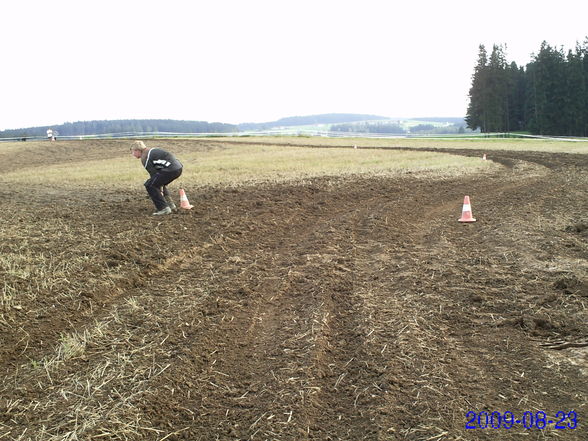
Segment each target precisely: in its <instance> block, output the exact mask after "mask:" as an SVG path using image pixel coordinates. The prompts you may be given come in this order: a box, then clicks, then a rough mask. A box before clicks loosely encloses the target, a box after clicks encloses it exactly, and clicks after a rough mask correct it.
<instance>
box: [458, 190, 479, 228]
mask: <svg viewBox="0 0 588 441" xmlns="http://www.w3.org/2000/svg"><path fill="white" fill-rule="evenodd" d="M458 222H476V219H474V218H473V216H472V206H471V205H470V197H469V196H465V197H464V198H463V210H462V212H461V218H460V219H458Z"/></svg>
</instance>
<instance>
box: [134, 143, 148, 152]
mask: <svg viewBox="0 0 588 441" xmlns="http://www.w3.org/2000/svg"><path fill="white" fill-rule="evenodd" d="M133 150H140V151H143V150H147V146H146V145H145V143H144V142H143V141H135V142H134V143H133V145H132V146H131V151H133Z"/></svg>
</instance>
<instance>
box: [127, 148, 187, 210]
mask: <svg viewBox="0 0 588 441" xmlns="http://www.w3.org/2000/svg"><path fill="white" fill-rule="evenodd" d="M131 154H132V155H133V156H134V157H135V158H137V159H141V163H142V164H143V166H144V167H145V169H146V170H147V171H148V172H149V175H150V176H151V177H150V178H149V179H147V180H146V181H145V189H146V190H147V193H149V196H150V197H151V200H152V201H153V205H155V209H156V210H157V211H156V212H155V213H153V215H154V216H161V215H165V214H170V213H171V212H172V211H176V210H177V208H176V204H174V201H173V200H172V198H171V197H170V195H169V192H168V190H167V185H168V184H169V183H170V182H172V181H174V180H175V179H177V178H179V177H180V175H181V174H182V168H183V166H182V163H181V162H180V161H178V160H177V158H176V157H175V156H174V155H172V154H171V153H169V152H167V151H165V150H163V149H159V148H148V147H147V146H146V145H145V143H144V142H143V141H135V142H134V144H133V145H132V147H131Z"/></svg>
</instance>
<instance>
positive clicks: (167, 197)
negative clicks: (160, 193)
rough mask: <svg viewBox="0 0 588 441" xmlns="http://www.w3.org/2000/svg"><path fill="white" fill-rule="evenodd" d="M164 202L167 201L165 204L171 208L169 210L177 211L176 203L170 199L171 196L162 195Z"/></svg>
mask: <svg viewBox="0 0 588 441" xmlns="http://www.w3.org/2000/svg"><path fill="white" fill-rule="evenodd" d="M164 199H165V202H167V206H168V207H169V208H171V210H172V211H173V212H174V213H175V212H176V211H178V207H176V204H174V201H173V200H172V198H171V197H170V196H164Z"/></svg>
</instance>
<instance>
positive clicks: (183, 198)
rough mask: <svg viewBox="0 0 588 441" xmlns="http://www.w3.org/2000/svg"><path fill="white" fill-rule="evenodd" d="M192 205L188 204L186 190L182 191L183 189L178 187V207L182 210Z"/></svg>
mask: <svg viewBox="0 0 588 441" xmlns="http://www.w3.org/2000/svg"><path fill="white" fill-rule="evenodd" d="M193 207H194V206H193V205H190V202H189V201H188V197H187V196H186V192H185V191H184V189H183V188H180V208H183V209H184V210H189V209H190V208H193Z"/></svg>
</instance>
